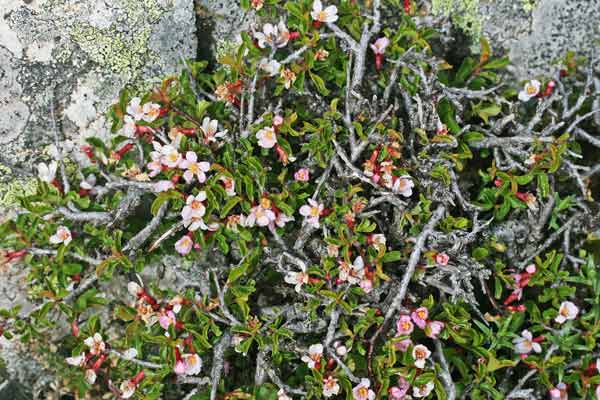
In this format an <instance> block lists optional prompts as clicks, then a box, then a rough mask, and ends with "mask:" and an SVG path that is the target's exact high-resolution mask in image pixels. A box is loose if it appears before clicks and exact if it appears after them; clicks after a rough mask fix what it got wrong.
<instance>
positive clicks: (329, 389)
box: [323, 375, 340, 397]
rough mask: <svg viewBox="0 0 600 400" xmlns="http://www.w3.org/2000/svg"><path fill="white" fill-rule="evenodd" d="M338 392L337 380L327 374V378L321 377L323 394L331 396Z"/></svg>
mask: <svg viewBox="0 0 600 400" xmlns="http://www.w3.org/2000/svg"><path fill="white" fill-rule="evenodd" d="M339 392H340V385H338V380H337V379H335V378H334V377H333V376H331V375H329V376H328V377H327V378H325V379H323V396H325V397H331V396H335V395H336V394H338V393H339Z"/></svg>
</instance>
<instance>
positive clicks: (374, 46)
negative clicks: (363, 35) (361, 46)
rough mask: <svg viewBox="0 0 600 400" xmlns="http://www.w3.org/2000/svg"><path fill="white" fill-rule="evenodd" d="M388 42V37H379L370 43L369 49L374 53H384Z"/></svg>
mask: <svg viewBox="0 0 600 400" xmlns="http://www.w3.org/2000/svg"><path fill="white" fill-rule="evenodd" d="M389 44H390V39H388V38H386V37H385V36H384V37H380V38H379V39H377V40H376V41H375V43H371V50H373V53H375V54H384V53H385V49H386V47H388V46H389Z"/></svg>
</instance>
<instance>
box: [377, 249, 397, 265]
mask: <svg viewBox="0 0 600 400" xmlns="http://www.w3.org/2000/svg"><path fill="white" fill-rule="evenodd" d="M401 259H402V253H401V252H400V251H398V250H394V251H389V252H387V253H385V255H384V256H383V258H382V259H381V261H383V262H384V263H390V262H395V261H398V260H401Z"/></svg>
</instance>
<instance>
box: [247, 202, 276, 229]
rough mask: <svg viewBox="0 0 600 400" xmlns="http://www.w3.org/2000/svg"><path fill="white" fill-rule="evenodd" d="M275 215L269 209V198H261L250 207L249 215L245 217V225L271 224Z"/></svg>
mask: <svg viewBox="0 0 600 400" xmlns="http://www.w3.org/2000/svg"><path fill="white" fill-rule="evenodd" d="M276 219H277V217H276V216H275V213H274V212H273V210H271V200H269V199H267V198H262V199H261V201H260V204H259V205H257V206H254V207H252V209H251V210H250V215H248V217H247V218H246V221H245V225H246V226H254V224H256V225H258V226H268V225H271V224H272V223H273V222H275V220H276Z"/></svg>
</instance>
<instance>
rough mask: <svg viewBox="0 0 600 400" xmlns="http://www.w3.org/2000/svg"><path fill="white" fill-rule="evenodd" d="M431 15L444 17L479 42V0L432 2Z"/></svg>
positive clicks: (480, 21) (435, 0)
mask: <svg viewBox="0 0 600 400" xmlns="http://www.w3.org/2000/svg"><path fill="white" fill-rule="evenodd" d="M432 13H433V14H435V15H445V16H449V17H450V18H451V19H452V22H454V24H456V26H458V27H459V28H461V29H462V30H463V31H464V32H465V33H466V34H468V35H469V36H470V37H471V38H473V42H474V43H477V42H479V38H480V36H481V25H482V17H481V15H480V14H479V0H433V1H432Z"/></svg>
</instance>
